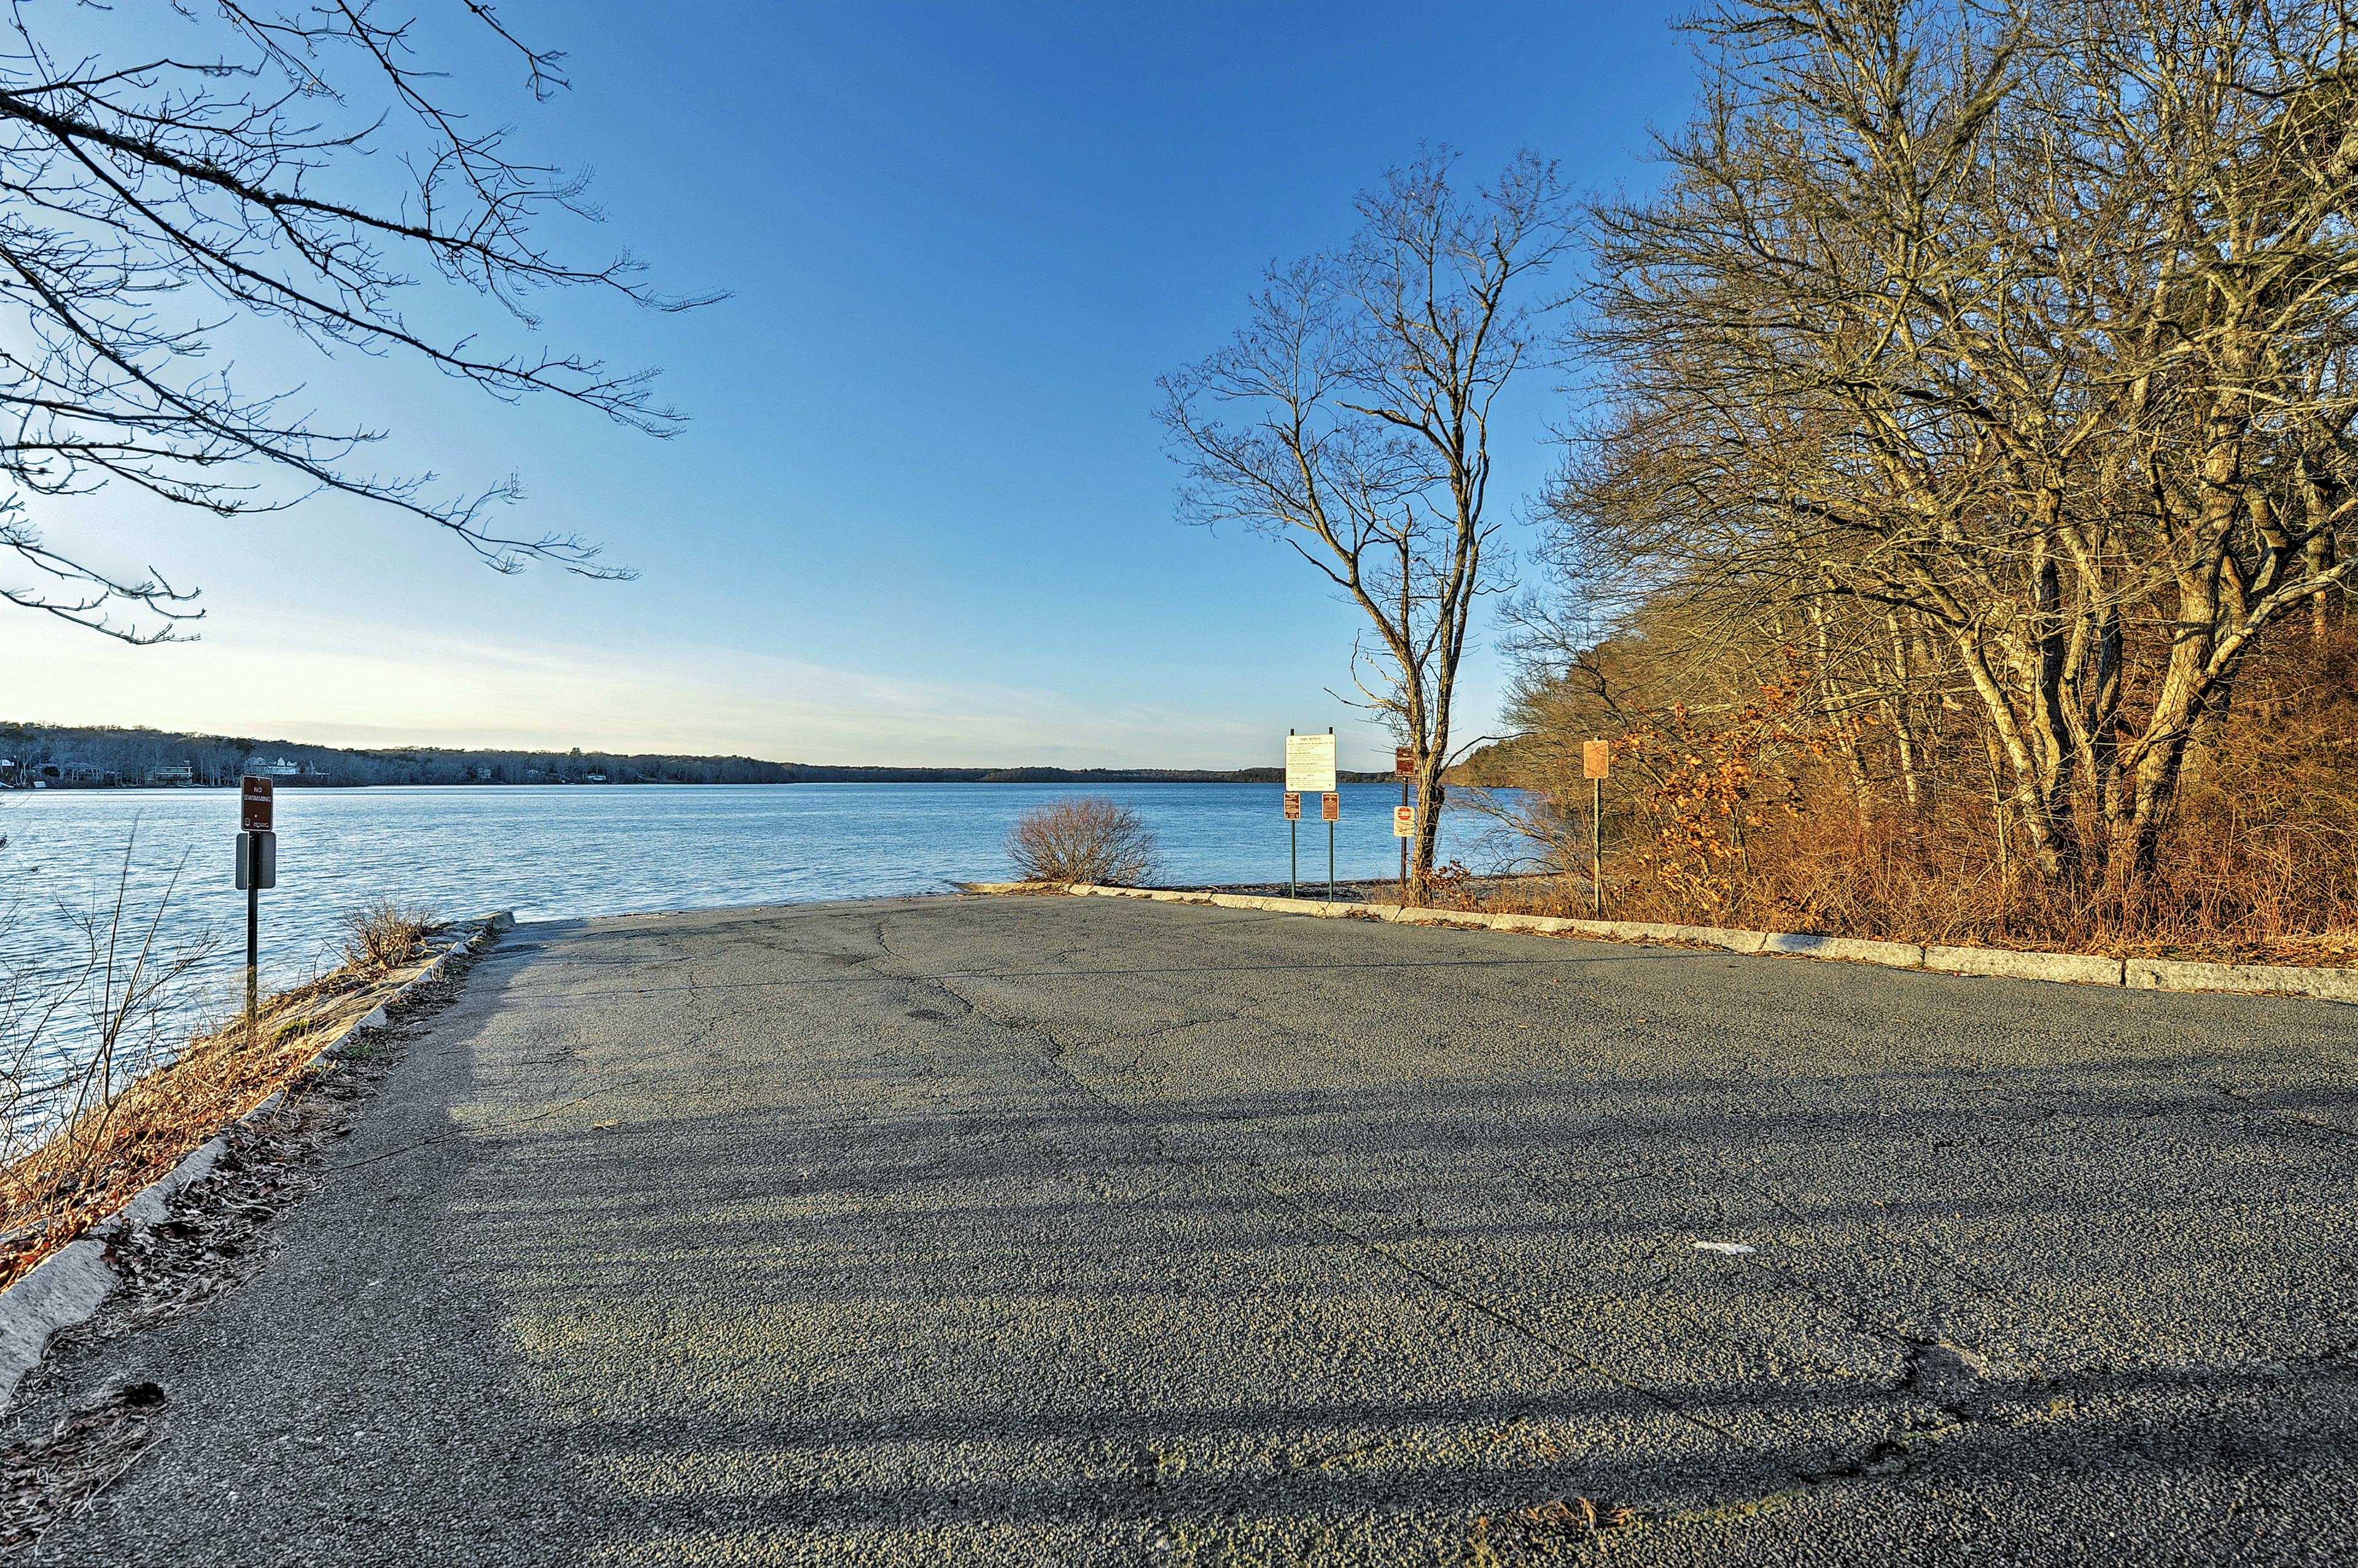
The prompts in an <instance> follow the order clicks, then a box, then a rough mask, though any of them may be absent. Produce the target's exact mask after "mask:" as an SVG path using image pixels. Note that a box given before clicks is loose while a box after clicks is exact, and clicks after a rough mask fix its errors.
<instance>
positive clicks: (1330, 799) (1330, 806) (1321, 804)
mask: <svg viewBox="0 0 2358 1568" xmlns="http://www.w3.org/2000/svg"><path fill="white" fill-rule="evenodd" d="M1318 816H1319V818H1320V819H1321V820H1322V821H1326V822H1340V821H1342V820H1343V797H1342V796H1341V795H1320V796H1319V797H1318Z"/></svg>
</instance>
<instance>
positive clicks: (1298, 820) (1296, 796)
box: [1285, 789, 1302, 898]
mask: <svg viewBox="0 0 2358 1568" xmlns="http://www.w3.org/2000/svg"><path fill="white" fill-rule="evenodd" d="M1285 822H1286V829H1287V831H1288V832H1290V833H1292V834H1293V870H1292V871H1289V872H1287V873H1286V878H1285V896H1286V897H1288V898H1292V897H1293V884H1294V881H1296V879H1298V878H1299V877H1300V876H1301V874H1302V792H1301V791H1299V790H1291V789H1290V790H1287V791H1286V792H1285Z"/></svg>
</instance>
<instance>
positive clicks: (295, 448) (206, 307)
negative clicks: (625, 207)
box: [0, 0, 703, 643]
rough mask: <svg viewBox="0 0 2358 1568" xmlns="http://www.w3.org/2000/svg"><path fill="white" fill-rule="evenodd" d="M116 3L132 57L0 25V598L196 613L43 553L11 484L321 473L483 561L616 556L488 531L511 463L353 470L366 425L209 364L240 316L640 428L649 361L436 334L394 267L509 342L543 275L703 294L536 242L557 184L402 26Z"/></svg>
mask: <svg viewBox="0 0 2358 1568" xmlns="http://www.w3.org/2000/svg"><path fill="white" fill-rule="evenodd" d="M135 5H136V6H137V8H138V9H139V10H140V11H142V12H146V13H151V14H152V15H151V16H150V17H149V19H148V21H147V23H146V25H143V26H142V27H139V28H137V29H136V30H135V32H134V33H133V35H132V36H133V37H135V38H136V39H137V40H138V41H137V43H136V44H135V45H133V46H127V47H131V48H135V49H139V50H140V51H141V52H140V53H138V54H136V55H124V54H123V53H121V52H119V49H118V51H117V52H109V50H108V49H105V48H85V47H83V46H81V45H79V44H73V43H69V42H67V41H65V39H64V38H63V37H62V35H63V34H65V33H66V32H67V31H68V30H69V28H70V26H71V25H72V22H73V20H74V18H73V17H72V15H71V11H70V7H52V8H48V14H47V15H46V16H43V18H42V21H43V23H44V24H45V28H46V30H42V29H37V27H36V22H35V20H34V19H33V11H34V8H33V7H28V6H22V5H19V6H16V7H13V8H11V9H10V10H9V11H8V12H7V13H6V17H5V22H0V184H5V196H4V197H0V202H5V205H0V297H5V299H6V301H7V303H8V305H9V306H10V307H11V308H13V309H14V310H15V311H16V313H17V320H18V321H19V322H20V323H21V326H20V329H19V330H16V331H15V332H12V333H11V334H10V341H9V343H8V345H7V347H6V348H5V351H0V416H5V420H6V425H5V437H0V471H5V474H6V476H7V478H8V479H10V480H12V481H14V483H15V485H16V494H11V495H5V496H0V550H5V551H6V552H8V553H9V554H11V555H13V557H15V559H16V561H17V562H18V563H19V564H20V566H22V567H23V568H27V570H28V571H29V573H30V578H29V580H28V581H27V582H25V583H24V584H22V585H19V586H5V585H0V597H5V598H6V599H7V600H9V601H11V602H13V603H15V604H16V605H19V606H22V607H25V608H28V609H34V610H39V611H47V612H49V613H50V614H53V615H58V616H61V617H63V618H64V619H66V620H69V621H71V622H75V623H77V624H79V625H82V626H87V627H90V628H92V629H93V630H96V631H100V632H103V633H107V634H108V635H112V636H116V637H120V638H122V639H123V640H124V641H126V642H133V643H146V642H155V641H161V640H168V639H170V638H173V637H176V636H179V635H182V634H184V633H182V632H181V630H180V628H181V626H182V624H183V623H184V622H188V621H190V620H193V619H195V618H196V617H198V616H199V615H200V614H201V613H202V611H200V610H198V609H196V608H195V606H194V605H193V603H192V602H191V601H192V600H194V599H195V597H196V595H195V594H194V592H192V591H189V590H184V589H178V588H176V587H174V586H173V585H172V583H171V582H170V581H168V579H166V578H165V576H164V575H163V574H161V573H159V572H157V571H155V570H154V569H153V568H149V569H148V570H147V571H146V573H145V574H144V575H140V574H125V573H122V572H117V571H114V570H111V569H108V568H103V567H102V566H100V565H99V564H97V563H96V562H94V561H93V560H92V559H89V558H87V557H86V556H85V554H84V553H83V552H81V551H76V552H72V553H60V552H59V551H58V550H57V549H54V548H52V547H50V546H48V545H45V544H44V543H43V540H42V535H41V533H40V532H39V529H38V523H37V521H36V520H35V519H34V518H33V517H32V516H30V514H28V513H27V507H26V500H27V498H28V497H54V496H62V495H76V494H86V493H88V492H92V491H95V490H98V489H100V488H103V487H104V486H106V485H109V484H112V483H115V482H118V481H120V482H122V483H126V484H129V485H131V486H133V487H135V489H137V490H140V491H144V492H146V493H148V494H151V495H154V496H157V497H160V498H162V499H163V500H165V501H167V502H171V503H179V504H183V505H187V506H190V507H193V508H197V509H200V510H202V511H205V512H209V513H212V514H219V515H237V514H243V513H251V512H254V511H262V510H276V509H278V508H282V507H285V506H288V505H292V504H294V503H296V502H297V501H299V500H300V499H302V498H303V497H304V496H306V495H308V494H312V493H316V492H321V491H337V492H344V493H346V494H350V495H355V496H359V497H362V498H364V499H366V500H370V501H373V502H378V503H384V504H386V505H389V506H393V507H395V508H397V509H399V510H401V511H404V512H407V513H409V514H412V515H414V516H416V517H418V518H420V519H422V520H424V521H425V522H427V523H430V524H436V525H438V526H439V527H443V528H447V529H449V531H450V532H451V533H453V534H455V535H458V537H459V538H460V540H462V541H463V542H464V543H465V544H466V545H467V546H469V547H470V548H471V549H473V550H475V551H476V552H477V553H478V554H480V555H481V557H483V558H484V559H485V560H486V561H488V562H490V563H491V564H492V566H493V567H494V568H497V569H499V570H502V571H513V570H515V569H518V568H519V567H520V566H521V565H522V563H523V562H524V561H525V560H526V559H527V558H535V557H536V558H539V559H542V560H546V561H553V562H556V563H557V564H559V565H561V566H563V567H564V568H566V569H568V570H570V571H575V572H579V573H581V574H583V575H585V576H590V577H607V578H611V577H623V576H628V575H629V574H628V573H627V572H623V571H619V570H617V569H616V568H611V567H607V566H602V565H600V564H599V562H598V559H597V557H598V550H597V548H596V546H592V545H590V544H586V543H584V542H583V541H582V540H580V539H579V538H578V537H575V536H573V535H563V534H540V535H529V534H527V535H505V534H503V533H501V532H499V531H498V530H497V528H496V527H495V525H494V524H493V521H492V516H491V508H492V506H493V505H494V504H495V503H501V502H505V501H511V500H514V499H515V498H516V497H517V496H518V494H519V493H520V492H519V491H518V489H517V486H516V484H515V481H514V480H513V479H511V480H509V481H506V482H504V483H501V484H496V485H493V486H492V487H490V488H489V489H488V490H484V491H482V492H480V493H476V494H473V495H466V494H460V495H454V496H441V495H437V494H435V493H433V492H434V490H435V487H436V485H437V482H438V481H437V480H436V476H434V475H432V474H430V473H427V474H416V475H409V476H386V475H382V474H376V473H372V472H369V471H366V470H363V469H361V468H359V467H356V466H354V464H353V459H354V457H355V455H356V453H357V452H358V451H359V450H360V449H362V448H364V447H365V446H366V445H367V444H368V443H370V442H371V441H373V440H375V439H377V438H379V436H380V435H381V432H379V431H376V430H373V429H368V428H362V427H328V426H324V425H322V424H320V423H319V422H317V421H316V419H315V418H314V417H313V416H309V415H308V414H306V413H304V412H302V411H299V410H298V409H297V408H295V407H294V406H291V402H290V400H291V399H292V398H293V397H294V396H295V395H297V390H296V389H286V388H281V389H276V390H261V391H257V390H254V389H253V388H250V387H246V386H243V385H241V384H238V383H237V381H236V379H235V377H234V376H233V373H232V372H231V370H230V369H228V368H226V366H221V367H220V368H212V367H213V366H215V365H216V364H217V363H218V362H219V359H220V356H221V354H222V351H224V349H225V347H226V345H227V343H228V341H231V340H232V339H234V338H237V337H239V336H240V335H241V334H242V333H243V332H245V331H247V330H251V329H254V328H256V327H258V328H261V329H264V330H276V331H277V332H278V333H280V334H282V335H284V336H287V337H291V338H293V339H297V340H301V341H307V342H308V343H309V344H310V345H311V346H313V347H314V348H316V349H318V350H319V351H322V352H323V353H334V352H337V351H358V352H360V353H363V354H371V355H384V354H396V355H406V356H411V357H414V358H416V359H417V360H420V361H423V362H426V363H427V364H431V365H433V366H434V367H436V368H438V369H439V370H441V371H443V372H444V373H448V374H449V375H451V376H453V377H455V378H457V379H458V380H460V381H463V382H466V383H469V384H472V385H474V386H477V387H480V388H481V389H483V390H484V391H487V392H489V393H490V394H492V395H493V396H496V397H500V398H503V399H515V398H520V397H523V396H525V395H530V394H546V395H552V396H556V397H559V398H564V399H567V400H569V401H571V402H574V403H578V404H579V405H581V406H584V407H587V408H590V409H592V410H595V411H596V412H598V413H600V414H602V415H605V416H608V417H609V418H611V419H613V420H615V421H617V422H619V423H621V424H623V425H627V426H630V427H633V428H636V429H639V430H643V431H645V432H647V433H649V434H651V435H656V436H663V435H667V434H669V433H671V432H672V431H673V430H674V429H676V427H677V426H678V423H679V416H677V415H676V414H675V413H674V412H673V411H671V410H670V409H668V408H665V407H664V406H661V405H659V404H657V403H655V402H654V401H653V399H652V397H651V395H650V386H649V382H650V378H651V376H652V374H653V373H652V372H649V371H635V372H623V373H617V372H612V371H610V370H608V369H607V368H606V367H605V366H604V365H602V364H601V363H600V362H598V361H596V360H594V359H589V358H584V357H581V356H579V355H576V354H568V353H562V352H558V351H550V350H534V349H523V350H517V351H498V350H493V349H490V348H486V347H484V346H482V345H481V344H480V343H479V342H478V341H477V339H476V337H475V335H474V334H472V333H466V334H463V335H459V334H452V335H445V336H440V337H438V336H435V335H432V334H430V333H429V332H428V331H427V330H424V329H422V328H419V327H417V326H415V325H413V323H412V322H411V321H410V320H409V319H407V318H406V317H405V316H404V314H403V313H402V311H401V309H400V308H399V298H400V296H401V294H402V291H403V290H404V289H405V288H406V287H410V286H412V285H413V284H414V283H415V282H416V277H415V276H412V272H411V270H409V269H427V270H430V271H431V272H433V273H434V274H436V275H438V276H439V277H440V278H441V279H442V280H443V281H445V282H446V283H450V284H455V285H459V286H461V287H466V288H471V289H472V290H475V291H477V292H478V293H480V294H481V295H483V296H485V297H489V298H491V299H492V300H493V301H495V302H496V303H497V305H498V306H499V307H501V308H503V310H504V311H506V313H507V314H508V315H509V317H510V318H511V319H513V321H514V323H515V324H516V325H517V326H518V327H520V328H522V329H524V330H525V331H526V332H530V331H531V330H532V329H534V328H536V327H537V326H538V324H539V323H538V319H537V318H536V317H535V315H534V313H533V308H532V302H533V299H534V297H535V295H537V294H539V293H540V292H541V291H542V290H545V289H553V288H568V287H592V288H597V289H602V290H606V291H609V292H612V293H616V294H620V295H622V296H623V297H627V298H630V299H632V300H634V301H636V302H638V303H639V304H642V305H645V306H650V307H653V308H658V309H665V310H674V309H681V308H687V307H689V306H692V305H696V304H699V303H702V302H703V301H701V300H695V299H669V298H663V297H658V296H656V295H654V294H652V293H650V292H649V291H647V290H646V289H645V288H644V287H643V286H642V284H641V283H640V282H639V281H637V272H638V269H637V267H636V265H634V264H633V262H632V261H631V259H630V258H629V257H628V256H627V255H622V256H620V257H617V258H616V259H613V260H611V261H608V262H606V263H603V264H601V265H588V266H579V265H572V264H569V263H568V262H565V261H562V260H559V259H558V258H557V257H556V256H555V255H553V254H551V253H550V251H549V250H548V249H547V248H546V246H545V245H544V244H543V243H541V241H540V240H539V239H538V238H537V237H536V236H535V233H534V232H533V230H534V225H535V222H536V221H538V220H540V219H542V218H543V217H545V216H546V215H548V214H550V213H552V212H563V213H570V214H573V215H575V216H578V217H583V218H595V217H596V216H597V213H596V211H595V209H593V208H591V207H590V205H589V204H588V203H587V202H586V201H585V200H584V198H583V186H582V183H581V181H580V180H579V179H578V178H572V177H569V176H568V175H566V174H564V173H563V172H561V171H559V170H557V169H556V168H547V167H544V166H540V165H536V164H534V163H530V162H526V161H523V160H521V159H519V158H518V157H515V156H514V155H512V154H511V153H510V152H509V150H508V147H507V133H506V132H505V131H504V130H503V129H498V128H477V127H475V126H473V125H471V124H470V123H469V121H468V119H467V116H466V115H465V114H462V113H461V112H460V110H459V109H458V108H457V107H456V106H454V105H453V104H452V103H449V102H446V101H445V100H444V99H442V98H441V97H440V96H438V94H439V92H441V91H442V88H443V82H442V80H441V75H442V73H440V72H438V71H437V70H434V69H431V68H430V67H429V65H428V64H427V63H426V62H423V61H421V60H419V59H416V57H415V55H414V54H413V51H412V42H411V33H412V28H413V23H412V22H411V21H409V20H407V19H401V20H394V19H390V18H387V17H386V16H384V14H383V13H382V12H381V10H380V8H379V7H378V6H377V5H375V4H373V0H338V3H334V4H322V5H317V6H315V7H312V8H310V9H303V10H287V11H281V10H277V9H275V8H257V7H254V6H252V5H246V4H243V0H216V3H215V4H213V5H206V6H201V7H200V6H192V5H183V4H170V5H166V4H157V3H156V0H135ZM466 9H467V11H468V12H469V13H470V15H471V18H472V22H473V24H474V25H476V26H478V27H481V29H484V30H485V33H486V35H487V38H488V41H489V42H490V43H491V44H492V46H493V47H494V48H495V49H501V50H504V51H506V53H507V56H508V58H509V59H512V60H513V61H514V65H515V67H516V68H517V69H518V70H521V72H522V73H523V75H524V77H525V82H526V84H527V86H528V89H529V91H530V92H532V94H533V96H534V98H535V100H538V99H542V98H546V96H547V95H548V94H549V93H551V92H555V91H557V90H558V89H560V88H562V87H564V86H565V85H566V83H565V80H564V78H563V77H562V76H561V75H560V74H559V73H558V67H559V64H560V62H561V59H562V57H561V56H559V55H557V54H554V53H550V52H547V51H545V50H541V49H535V48H533V47H532V46H530V45H528V44H526V43H525V42H524V41H522V40H521V39H519V38H517V37H516V36H515V35H514V34H513V33H511V32H510V31H509V30H508V29H507V27H505V26H504V25H503V23H502V22H501V21H500V19H499V17H498V16H497V15H496V14H495V13H494V11H493V10H492V7H491V6H490V5H483V4H477V3H475V0H468V4H467V6H466ZM331 122H332V123H331ZM380 154H382V155H385V156H377V155H380ZM363 166H365V173H363ZM387 172H399V173H400V174H401V175H402V178H399V179H397V180H396V181H395V186H396V189H395V190H394V191H393V192H392V193H391V194H389V195H382V196H369V195H361V194H350V193H341V192H339V191H337V190H335V189H331V186H330V182H331V181H333V180H337V179H339V178H341V180H342V182H343V183H345V184H346V185H348V186H349V187H351V188H352V190H355V191H357V190H361V189H365V188H366V187H367V186H369V185H372V184H373V185H376V186H378V187H379V188H380V189H381V188H382V183H383V177H384V174H386V173H387ZM273 475H275V476H276V479H275V480H274V479H273V478H271V477H270V476H273ZM290 481H291V482H290ZM124 608H128V609H130V611H132V613H133V615H134V621H133V622H132V624H130V625H128V626H118V625H117V624H116V623H115V622H114V619H113V618H112V612H113V611H118V610H122V609H124ZM143 621H144V622H145V624H142V622H143Z"/></svg>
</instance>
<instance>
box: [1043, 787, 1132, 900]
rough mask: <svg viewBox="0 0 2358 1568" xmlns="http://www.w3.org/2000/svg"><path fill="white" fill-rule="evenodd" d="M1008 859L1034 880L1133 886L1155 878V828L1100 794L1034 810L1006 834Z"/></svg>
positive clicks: (1054, 803)
mask: <svg viewBox="0 0 2358 1568" xmlns="http://www.w3.org/2000/svg"><path fill="white" fill-rule="evenodd" d="M1007 857H1008V859H1009V860H1013V861H1014V862H1015V866H1016V869H1017V870H1018V871H1022V873H1023V880H1024V881H1034V882H1097V883H1100V884H1102V885H1104V886H1107V887H1129V886H1133V885H1135V884H1136V883H1139V882H1142V881H1147V880H1148V879H1150V878H1152V876H1153V875H1154V871H1155V862H1156V860H1157V846H1156V842H1155V838H1154V830H1153V829H1152V828H1151V827H1147V826H1146V823H1145V821H1144V820H1143V819H1142V818H1141V817H1140V816H1139V815H1138V813H1136V812H1134V811H1132V810H1130V807H1128V806H1123V805H1120V803H1118V802H1115V801H1111V800H1108V799H1106V798H1105V797H1103V796H1102V795H1076V796H1073V797H1071V798H1068V799H1065V800H1059V801H1053V802H1051V803H1050V804H1048V805H1046V806H1034V807H1033V809H1032V810H1030V811H1027V812H1025V813H1024V814H1023V816H1022V818H1021V819H1020V820H1019V821H1018V822H1017V823H1016V824H1015V826H1014V827H1012V828H1011V829H1010V830H1009V831H1008V835H1007Z"/></svg>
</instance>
